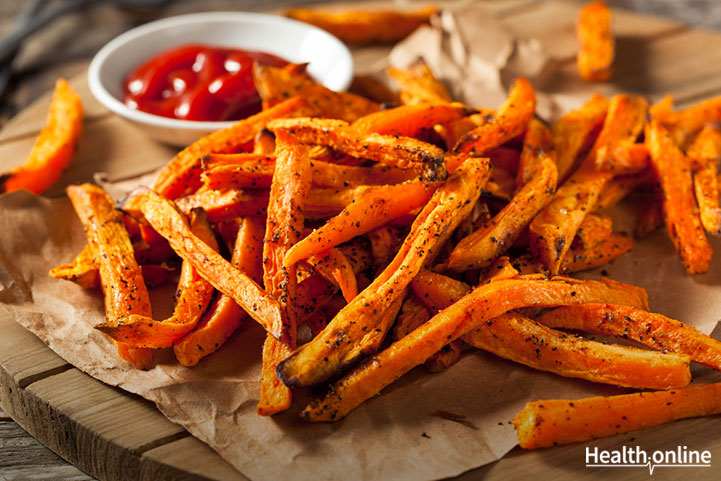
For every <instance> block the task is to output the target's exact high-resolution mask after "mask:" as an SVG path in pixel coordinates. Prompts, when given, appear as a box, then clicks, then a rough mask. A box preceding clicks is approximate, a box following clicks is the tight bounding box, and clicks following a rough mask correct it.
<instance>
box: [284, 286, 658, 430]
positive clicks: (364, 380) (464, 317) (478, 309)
mask: <svg viewBox="0 0 721 481" xmlns="http://www.w3.org/2000/svg"><path fill="white" fill-rule="evenodd" d="M611 298H613V299H614V303H618V304H630V305H634V306H638V307H643V308H646V307H647V306H648V301H647V298H646V293H645V291H644V290H643V289H641V288H637V287H633V286H629V285H626V284H620V283H615V282H612V281H608V280H607V281H605V283H601V282H594V281H577V280H573V279H567V278H557V279H554V280H550V281H548V280H524V279H508V280H500V281H496V282H490V283H488V284H485V285H483V286H480V287H477V288H476V289H475V290H473V292H471V293H470V294H468V295H466V296H465V297H463V298H461V299H460V300H459V301H458V302H456V303H454V304H453V305H451V306H450V307H448V308H447V309H445V310H443V311H441V312H439V313H438V314H436V315H435V316H434V317H433V318H432V319H431V320H429V321H428V322H426V323H424V324H422V325H421V326H419V327H418V328H417V329H415V330H414V331H412V332H410V333H409V334H408V335H407V336H405V337H403V338H401V339H400V340H398V341H396V342H394V343H393V344H392V345H391V346H390V347H389V348H387V349H385V350H384V351H381V352H380V353H378V354H376V355H374V356H371V357H370V358H368V359H366V360H365V361H364V362H363V363H361V364H360V365H359V366H357V367H356V368H354V369H353V370H351V371H350V372H349V373H348V374H346V375H345V376H344V377H343V378H341V379H340V380H339V381H337V382H335V383H334V384H333V385H332V386H331V389H332V390H331V391H329V393H328V394H326V395H325V396H323V397H321V398H318V399H316V400H314V401H312V402H311V403H310V404H309V405H308V406H307V407H306V408H305V409H304V411H303V412H302V416H303V417H304V418H305V419H308V420H310V421H336V420H339V419H341V418H343V417H344V416H345V415H346V414H348V412H350V411H351V410H352V409H353V408H355V407H356V406H358V405H359V404H361V403H362V402H363V401H365V400H366V399H368V398H370V397H372V396H374V395H375V394H377V393H378V392H379V391H380V390H381V389H383V388H384V387H386V386H387V385H389V384H390V383H392V382H393V381H395V380H396V379H398V378H399V377H400V376H402V375H403V374H405V373H406V372H408V371H410V370H411V369H413V367H415V366H417V365H419V364H421V363H422V362H424V361H425V360H426V359H428V357H429V356H431V355H432V354H433V353H435V352H437V351H438V350H439V349H441V348H442V347H443V346H445V345H446V344H448V343H449V342H450V341H453V340H454V339H457V338H459V337H461V336H463V335H465V334H466V333H468V332H470V331H472V330H473V329H476V328H478V327H480V326H481V325H482V324H483V323H485V322H487V321H488V320H491V319H493V318H494V317H496V316H499V315H501V314H503V313H505V312H507V311H510V310H513V309H518V308H521V307H553V306H558V305H570V304H577V303H578V304H580V303H585V302H594V301H595V300H596V299H598V300H601V299H603V300H604V301H605V300H608V299H611ZM604 301H602V302H604ZM289 359H292V358H289Z"/></svg>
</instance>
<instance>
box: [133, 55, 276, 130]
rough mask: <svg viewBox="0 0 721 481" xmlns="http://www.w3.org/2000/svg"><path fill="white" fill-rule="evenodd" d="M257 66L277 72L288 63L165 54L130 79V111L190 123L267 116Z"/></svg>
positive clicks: (273, 59)
mask: <svg viewBox="0 0 721 481" xmlns="http://www.w3.org/2000/svg"><path fill="white" fill-rule="evenodd" d="M253 60H258V61H261V62H263V63H266V64H269V65H272V66H274V67H284V66H286V65H288V61H286V60H283V59H282V58H280V57H276V56H275V55H272V54H269V53H264V52H254V51H246V50H234V49H229V48H217V47H210V46H208V45H185V46H182V47H178V48H175V49H172V50H168V51H166V52H163V53H161V54H159V55H157V56H155V57H153V58H151V59H150V60H148V61H147V62H145V63H144V64H142V65H141V66H140V67H138V68H137V69H135V70H133V71H132V72H131V73H130V75H128V76H127V78H126V79H125V84H124V88H125V98H124V99H123V100H124V102H125V105H127V106H128V107H130V108H131V109H137V110H142V111H143V112H148V113H151V114H155V115H161V116H163V117H171V118H176V119H184V120H210V121H222V120H238V119H242V118H245V117H248V116H250V115H253V114H255V113H258V112H260V110H261V101H260V97H259V96H258V92H257V91H256V89H255V84H254V83H253V76H252V69H253Z"/></svg>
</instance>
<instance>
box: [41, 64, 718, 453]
mask: <svg viewBox="0 0 721 481" xmlns="http://www.w3.org/2000/svg"><path fill="white" fill-rule="evenodd" d="M389 73H390V74H391V76H392V77H393V78H394V79H396V80H397V82H398V86H399V88H400V92H392V91H390V89H388V88H387V87H385V86H382V85H380V84H378V83H373V82H370V83H367V82H362V83H363V85H364V86H365V87H368V86H369V85H370V86H371V87H372V88H364V89H363V91H364V92H365V95H367V96H368V97H364V96H361V95H356V94H353V93H345V92H333V91H330V90H328V89H326V88H325V87H323V86H322V85H320V84H318V83H317V82H315V81H314V80H313V79H312V78H310V77H309V76H308V75H307V74H306V73H305V69H304V66H303V65H290V66H288V67H285V68H275V67H271V66H267V65H261V64H257V65H256V66H255V68H254V79H255V82H256V85H257V86H258V91H259V93H260V95H261V97H262V99H263V103H264V109H263V111H262V112H261V113H259V114H257V115H254V116H252V117H249V118H247V119H244V120H241V121H239V122H237V123H236V124H235V125H233V126H232V127H230V128H228V129H225V130H221V131H218V132H215V133H213V134H211V135H209V136H207V137H204V138H202V139H200V140H198V141H197V142H195V143H193V144H192V145H190V146H188V147H187V148H186V149H184V150H183V151H182V152H180V153H179V154H178V155H177V156H176V157H175V158H174V159H172V161H170V163H168V164H167V165H166V166H165V167H164V168H163V169H162V171H161V172H160V173H159V175H158V177H157V180H156V181H155V183H154V184H153V185H152V186H151V187H150V188H143V189H139V190H137V191H135V192H133V193H131V194H130V195H128V196H127V197H126V198H125V199H124V200H122V201H121V202H120V203H119V204H118V205H117V206H116V205H115V203H114V201H113V200H112V199H111V198H110V197H109V196H108V195H107V194H106V193H105V192H103V191H102V189H100V188H99V187H96V186H93V185H89V184H84V185H79V186H71V187H69V188H68V191H67V192H68V196H69V197H70V200H71V201H72V203H73V206H74V207H75V210H76V211H77V213H78V216H79V217H80V220H81V222H82V224H83V226H84V228H85V232H86V235H87V239H88V245H87V247H86V248H85V249H84V250H83V251H82V252H81V253H80V254H79V255H78V257H77V258H76V259H75V260H73V262H72V263H71V264H69V265H64V266H59V267H58V268H56V269H53V271H52V272H51V274H52V275H53V276H55V277H60V278H65V279H70V280H73V281H75V282H77V283H78V284H80V285H82V286H83V287H88V288H90V287H97V286H100V287H101V288H102V290H103V292H104V294H105V309H106V316H107V318H106V321H105V323H103V324H102V325H99V326H97V328H98V329H99V330H101V331H102V332H104V333H106V334H107V335H108V336H109V337H110V338H112V340H113V341H114V342H115V343H116V344H117V348H118V352H119V354H120V356H121V357H122V358H123V359H126V360H128V361H130V362H132V363H133V364H135V365H136V366H137V367H139V368H144V369H147V368H150V367H152V365H153V352H154V350H155V349H161V348H172V349H173V350H174V352H175V355H176V357H177V359H178V361H179V362H180V363H181V364H182V365H185V366H193V365H195V364H197V363H198V362H199V361H200V360H201V359H202V358H203V357H204V356H208V355H210V354H212V353H213V352H214V351H216V350H217V349H219V348H220V346H222V344H223V342H224V341H226V340H227V339H228V338H229V336H231V335H232V334H233V332H234V331H235V330H236V329H237V328H238V327H239V326H240V324H241V323H242V322H257V323H258V324H260V325H261V326H262V327H263V328H264V329H265V330H266V331H267V337H266V341H265V344H264V346H263V352H262V359H263V369H262V378H261V383H260V395H259V399H260V400H259V403H258V412H259V414H261V415H272V414H275V413H278V412H281V411H283V410H286V409H288V407H289V406H290V405H291V402H292V393H293V389H294V388H299V387H308V386H318V385H324V384H327V385H328V391H327V393H326V394H325V395H322V396H320V397H318V398H316V399H314V400H313V401H312V402H310V404H309V405H308V406H306V407H305V409H304V410H303V412H302V416H303V417H304V418H305V419H307V420H310V421H336V420H339V419H341V418H343V417H344V416H345V415H347V414H348V413H349V412H350V411H351V410H352V409H353V408H355V407H356V406H358V405H359V404H361V403H362V402H364V401H365V400H367V399H369V398H371V397H373V396H375V395H376V394H378V393H379V392H380V391H381V390H382V389H383V388H384V387H386V386H388V385H389V384H391V383H392V382H394V381H395V380H396V379H398V378H399V377H401V376H402V375H403V374H405V373H407V372H408V371H410V370H411V369H413V368H414V367H416V366H418V365H421V364H424V365H425V366H426V368H427V369H429V370H430V371H433V372H436V371H441V370H443V369H447V368H449V367H450V366H451V365H453V364H454V363H455V362H456V361H457V360H458V359H459V357H460V356H461V351H462V350H464V349H466V350H468V348H467V347H466V346H470V348H477V349H483V350H485V351H488V352H491V353H493V354H496V355H498V356H500V357H503V358H506V359H510V360H512V361H516V362H518V363H521V364H525V365H527V366H530V367H533V368H536V369H539V370H543V371H547V372H552V373H555V374H558V375H561V376H567V377H575V378H581V379H586V380H589V381H594V382H599V383H606V384H613V385H617V386H624V387H628V388H632V389H653V390H657V391H655V392H652V393H647V392H644V393H642V394H628V395H623V396H612V397H606V398H592V399H587V400H580V401H573V402H569V401H562V400H555V401H539V402H537V403H530V404H529V405H528V406H527V407H526V409H525V410H524V411H523V412H521V413H520V414H519V415H518V416H517V417H516V419H515V424H516V427H517V429H518V431H519V439H520V442H521V446H523V447H526V448H534V447H542V446H550V445H555V444H561V443H566V442H573V441H579V440H586V439H591V438H594V437H598V436H606V435H612V434H616V433H620V432H626V431H629V430H634V429H640V428H644V427H648V426H652V425H655V424H659V423H662V422H668V421H671V420H674V419H679V418H683V417H689V416H698V415H704V414H711V413H718V412H721V397H720V396H719V391H721V387H720V386H719V385H707V386H695V387H686V386H687V384H688V383H689V382H690V380H691V374H690V371H689V363H690V362H691V361H694V362H698V363H701V364H703V365H706V366H710V367H712V368H714V369H721V343H719V342H718V341H716V340H714V339H712V338H711V337H709V336H707V335H704V334H702V333H700V332H699V331H697V330H696V329H694V328H693V327H690V326H688V325H685V324H683V323H681V322H679V321H676V320H672V319H669V318H667V317H664V316H663V315H660V314H653V313H651V312H649V306H648V302H647V296H646V292H645V290H644V289H643V288H641V287H636V286H631V285H626V284H621V283H618V282H614V281H611V280H608V279H606V280H604V281H603V282H597V281H583V280H577V279H573V278H570V277H561V276H566V275H569V274H572V273H574V272H578V271H581V270H586V269H591V268H595V267H598V266H601V265H603V264H606V263H608V262H610V261H612V260H613V259H614V258H616V257H618V256H620V255H622V254H624V253H626V252H628V251H629V250H630V249H631V247H632V244H633V241H632V238H631V237H630V236H629V235H627V234H625V233H621V232H615V231H613V225H612V220H611V218H610V217H609V216H608V215H606V214H605V213H604V210H605V209H607V208H608V207H610V206H612V205H615V204H617V203H618V202H619V201H620V200H621V199H622V198H623V197H625V196H626V195H627V194H629V193H631V192H633V191H643V192H646V193H655V194H656V195H653V196H651V195H647V196H646V198H651V199H652V200H651V201H649V202H648V207H647V208H646V209H644V212H643V214H642V215H641V217H640V218H639V228H638V232H639V233H642V234H645V233H648V232H650V231H651V230H654V229H655V228H657V227H660V225H661V224H662V223H664V222H665V224H666V227H667V229H668V232H669V235H670V237H671V240H672V241H673V244H674V246H675V247H676V249H677V250H678V253H679V255H680V257H681V260H682V262H683V265H684V267H685V269H686V272H687V273H688V274H696V273H702V272H705V271H706V270H707V269H708V265H709V260H710V258H711V254H712V251H711V247H710V246H709V243H708V241H707V239H706V233H705V231H707V232H709V233H712V234H719V229H720V227H721V226H720V225H719V223H720V222H721V217H720V212H721V211H720V210H719V192H718V185H717V172H716V169H717V165H716V163H717V161H718V159H719V157H720V156H721V130H720V129H719V127H718V125H717V124H716V123H715V122H718V121H719V120H721V98H718V99H713V100H709V101H706V102H704V103H701V104H699V105H697V106H695V107H691V108H688V109H685V110H681V111H673V110H672V105H671V104H672V101H671V100H670V99H665V100H664V101H662V102H660V103H659V104H656V105H653V106H649V104H648V102H647V100H646V99H644V98H641V97H638V96H634V95H616V96H614V97H612V98H610V99H606V98H604V97H602V96H600V95H595V96H593V97H592V98H591V99H589V101H588V102H587V103H586V104H585V105H583V106H582V107H580V108H579V109H577V110H574V111H571V112H568V113H567V114H566V115H565V116H563V117H562V118H561V119H560V120H558V121H557V122H556V123H554V124H552V125H548V124H547V123H545V122H544V121H543V120H541V119H540V118H538V117H537V116H535V115H534V114H535V106H536V96H535V92H534V90H533V88H532V86H531V85H530V83H529V82H528V81H527V80H525V79H523V78H519V79H518V80H517V81H516V82H515V84H514V85H513V86H512V88H511V89H510V92H509V95H508V99H507V100H506V102H504V103H503V104H502V105H500V106H499V107H498V108H497V109H495V110H491V109H485V108H483V109H480V108H474V107H469V106H466V105H462V104H460V103H455V102H452V101H451V99H450V96H449V94H448V92H447V91H446V89H445V88H444V87H443V85H442V84H440V83H439V82H438V81H437V80H436V79H435V78H434V77H433V75H432V73H431V72H430V70H429V69H428V68H427V67H426V66H425V65H424V64H422V63H420V64H418V65H416V66H414V67H412V68H410V69H408V70H396V69H393V70H392V71H390V72H389ZM373 92H378V95H374V94H373ZM388 99H396V101H399V102H401V103H402V104H401V105H398V106H394V105H387V104H381V102H388ZM178 258H179V259H180V260H182V265H181V267H180V277H179V281H178V287H177V290H176V293H175V296H176V306H175V310H174V312H173V314H172V315H171V316H170V317H169V318H167V319H155V318H153V315H152V311H151V306H150V302H149V297H148V287H147V286H151V287H152V286H155V285H157V284H159V283H162V282H165V281H169V280H170V279H171V278H172V274H173V264H174V261H175V260H176V259H178ZM549 308H550V310H549ZM559 329H563V330H559ZM566 330H578V331H584V332H589V333H600V334H605V335H609V336H616V337H620V338H623V339H628V340H632V341H636V342H637V343H639V344H641V345H643V346H646V347H647V348H650V349H640V348H634V347H628V346H625V345H612V344H605V343H601V342H596V341H593V340H588V339H584V338H582V337H579V336H576V335H572V334H569V333H567V332H566ZM479 402H483V400H482V399H480V400H479ZM668 406H672V408H669V407H668Z"/></svg>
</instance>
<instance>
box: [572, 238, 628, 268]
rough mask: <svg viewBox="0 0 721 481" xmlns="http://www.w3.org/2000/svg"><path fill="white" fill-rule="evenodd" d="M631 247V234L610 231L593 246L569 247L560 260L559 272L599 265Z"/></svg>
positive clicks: (606, 262)
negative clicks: (583, 247)
mask: <svg viewBox="0 0 721 481" xmlns="http://www.w3.org/2000/svg"><path fill="white" fill-rule="evenodd" d="M631 247H633V240H632V239H631V236H629V235H628V234H626V233H625V232H612V233H611V235H609V236H608V238H607V239H606V240H604V241H603V242H601V243H600V244H598V245H596V246H594V247H588V248H585V249H578V248H572V249H570V250H569V251H568V253H567V254H566V257H564V259H563V261H562V262H561V272H562V273H563V274H571V273H573V272H580V271H585V270H588V269H594V268H596V267H600V266H602V265H604V264H608V263H609V262H611V261H612V260H614V259H615V258H616V257H618V256H620V255H622V254H625V253H626V252H628V251H630V250H631Z"/></svg>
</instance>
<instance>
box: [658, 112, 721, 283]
mask: <svg viewBox="0 0 721 481" xmlns="http://www.w3.org/2000/svg"><path fill="white" fill-rule="evenodd" d="M646 146H647V147H648V150H649V152H650V153H651V166H652V168H653V170H654V172H655V173H656V175H657V177H658V180H659V183H660V184H661V190H662V192H663V213H664V219H665V221H666V229H667V230H668V234H669V237H670V238H671V242H672V243H673V245H674V247H675V248H676V251H677V252H678V253H679V255H680V256H681V261H682V262H683V266H684V269H685V270H686V273H687V274H689V275H692V274H700V273H703V272H706V271H707V270H708V266H709V262H710V261H711V255H712V254H713V250H712V249H711V245H710V244H709V243H708V240H707V239H706V234H705V233H704V230H703V226H702V225H701V219H700V218H699V216H698V213H697V212H696V202H695V199H694V193H693V181H692V178H691V172H690V171H689V169H688V167H687V160H686V157H685V156H684V155H683V154H682V153H681V151H680V150H679V149H678V147H676V145H675V143H674V142H673V140H672V139H671V137H670V136H669V134H668V131H667V130H666V129H665V128H663V127H662V126H661V125H660V124H659V123H658V122H656V121H655V120H653V119H652V120H651V121H650V122H649V123H648V125H647V126H646Z"/></svg>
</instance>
